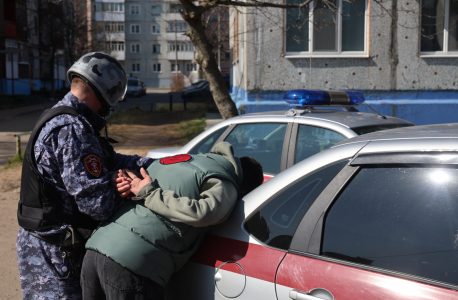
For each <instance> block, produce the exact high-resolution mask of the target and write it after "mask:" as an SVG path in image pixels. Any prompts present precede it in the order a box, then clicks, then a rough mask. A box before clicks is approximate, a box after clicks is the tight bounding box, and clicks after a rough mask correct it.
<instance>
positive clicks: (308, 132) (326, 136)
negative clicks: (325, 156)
mask: <svg viewBox="0 0 458 300" xmlns="http://www.w3.org/2000/svg"><path fill="white" fill-rule="evenodd" d="M346 139H347V138H346V137H344V136H343V135H341V134H340V133H337V132H335V131H332V130H329V129H325V128H320V127H315V126H308V125H300V126H299V132H298V134H297V144H296V158H295V163H298V162H300V161H302V160H304V159H306V158H308V157H310V156H312V155H314V154H317V153H318V152H320V151H323V150H324V149H326V148H329V147H331V146H333V145H334V144H337V143H338V142H340V141H343V140H346Z"/></svg>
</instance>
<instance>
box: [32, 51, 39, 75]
mask: <svg viewBox="0 0 458 300" xmlns="http://www.w3.org/2000/svg"><path fill="white" fill-rule="evenodd" d="M33 56H34V58H33V68H34V69H35V70H38V69H39V68H40V59H39V58H38V56H39V52H38V50H36V49H34V50H33Z"/></svg>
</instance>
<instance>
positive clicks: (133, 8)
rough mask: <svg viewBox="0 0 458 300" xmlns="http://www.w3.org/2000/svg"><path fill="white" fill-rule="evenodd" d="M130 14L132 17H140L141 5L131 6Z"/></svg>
mask: <svg viewBox="0 0 458 300" xmlns="http://www.w3.org/2000/svg"><path fill="white" fill-rule="evenodd" d="M130 14H131V15H139V14H140V5H131V6H130Z"/></svg>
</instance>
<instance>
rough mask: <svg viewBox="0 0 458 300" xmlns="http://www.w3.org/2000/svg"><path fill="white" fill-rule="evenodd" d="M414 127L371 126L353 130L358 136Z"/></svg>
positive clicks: (396, 125) (403, 125)
mask: <svg viewBox="0 0 458 300" xmlns="http://www.w3.org/2000/svg"><path fill="white" fill-rule="evenodd" d="M410 126H413V125H411V124H385V125H371V126H363V127H356V128H352V129H351V130H353V131H354V132H356V133H357V134H358V135H362V134H366V133H371V132H377V131H382V130H388V129H394V128H402V127H410Z"/></svg>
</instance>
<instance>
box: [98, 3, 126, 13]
mask: <svg viewBox="0 0 458 300" xmlns="http://www.w3.org/2000/svg"><path fill="white" fill-rule="evenodd" d="M100 4H101V6H98V5H99V3H96V11H98V9H99V8H101V11H108V12H124V3H107V2H104V3H100Z"/></svg>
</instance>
